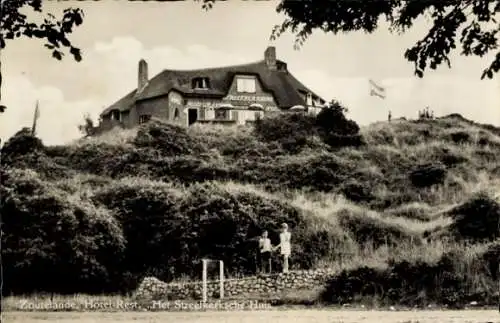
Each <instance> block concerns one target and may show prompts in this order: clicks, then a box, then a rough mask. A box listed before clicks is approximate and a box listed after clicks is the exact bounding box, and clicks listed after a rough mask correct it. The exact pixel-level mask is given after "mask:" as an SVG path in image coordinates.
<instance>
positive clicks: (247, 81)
mask: <svg viewBox="0 0 500 323" xmlns="http://www.w3.org/2000/svg"><path fill="white" fill-rule="evenodd" d="M236 91H237V92H238V93H256V92H257V80H256V78H255V77H253V76H237V77H236Z"/></svg>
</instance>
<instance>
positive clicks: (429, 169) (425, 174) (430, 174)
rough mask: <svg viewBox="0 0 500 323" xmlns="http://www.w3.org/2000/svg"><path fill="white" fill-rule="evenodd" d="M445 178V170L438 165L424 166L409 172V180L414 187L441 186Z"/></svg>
mask: <svg viewBox="0 0 500 323" xmlns="http://www.w3.org/2000/svg"><path fill="white" fill-rule="evenodd" d="M445 178H446V168H444V167H443V166H441V165H440V164H425V165H420V166H418V167H416V169H414V170H413V171H412V172H410V180H411V182H412V184H413V185H414V186H415V187H420V188H422V187H430V186H433V185H439V184H443V183H444V180H445Z"/></svg>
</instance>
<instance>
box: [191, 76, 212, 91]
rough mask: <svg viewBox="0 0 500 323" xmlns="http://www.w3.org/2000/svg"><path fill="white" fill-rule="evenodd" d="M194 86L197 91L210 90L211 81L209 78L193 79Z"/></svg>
mask: <svg viewBox="0 0 500 323" xmlns="http://www.w3.org/2000/svg"><path fill="white" fill-rule="evenodd" d="M192 85H193V89H195V90H200V89H208V88H210V80H209V79H208V77H196V78H194V79H193V83H192Z"/></svg>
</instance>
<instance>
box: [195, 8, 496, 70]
mask: <svg viewBox="0 0 500 323" xmlns="http://www.w3.org/2000/svg"><path fill="white" fill-rule="evenodd" d="M215 2H216V1H215V0H203V3H204V5H205V6H204V7H205V8H211V7H212V6H213V4H214V3H215ZM276 11H277V12H278V13H279V14H284V15H285V19H284V21H283V22H282V23H281V24H280V25H276V26H275V27H274V28H273V30H272V34H271V40H275V39H277V38H278V37H280V36H281V35H282V34H283V33H285V32H291V33H293V34H294V35H295V36H296V41H295V46H296V48H300V46H301V45H302V44H303V43H304V42H305V41H306V40H307V38H308V37H309V36H310V35H311V34H312V33H313V31H315V30H321V31H324V32H331V33H333V34H338V33H346V32H353V31H364V32H367V33H372V32H374V31H375V30H376V29H377V28H380V22H381V20H384V19H385V20H386V21H387V22H388V23H389V25H388V26H389V27H388V28H389V31H391V32H393V33H404V32H407V31H408V30H409V29H411V28H412V27H413V26H414V25H415V23H416V22H417V20H427V21H429V22H431V26H430V28H429V30H428V32H427V34H426V35H425V36H424V37H423V38H422V39H421V40H419V41H418V42H416V44H414V45H413V46H412V47H411V48H408V49H407V50H406V52H405V53H404V56H405V58H406V59H407V60H408V61H410V62H412V63H413V64H414V67H415V74H416V75H417V76H418V77H423V76H424V72H425V70H426V69H427V68H431V69H436V68H437V67H438V66H439V65H441V64H442V63H443V62H444V63H446V64H447V65H448V66H450V67H451V62H450V57H449V55H450V53H451V52H452V51H457V50H460V54H461V55H465V56H479V57H483V56H484V55H486V54H489V53H492V52H493V53H495V51H496V53H495V57H494V59H493V61H492V62H488V66H486V67H485V69H484V70H483V72H482V75H481V78H482V79H484V78H485V77H488V78H493V75H494V74H495V73H497V72H498V71H499V70H500V51H499V49H498V33H499V31H500V24H499V23H498V20H497V19H498V18H499V17H498V15H499V13H500V0H363V1H356V0H350V1H347V0H301V1H296V0H281V1H280V3H279V4H278V6H277V7H276ZM459 48H460V49H459Z"/></svg>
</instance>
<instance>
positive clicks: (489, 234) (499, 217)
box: [448, 193, 500, 241]
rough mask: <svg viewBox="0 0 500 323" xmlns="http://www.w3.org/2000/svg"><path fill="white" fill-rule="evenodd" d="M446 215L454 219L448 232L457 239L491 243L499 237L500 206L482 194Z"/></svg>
mask: <svg viewBox="0 0 500 323" xmlns="http://www.w3.org/2000/svg"><path fill="white" fill-rule="evenodd" d="M448 214H449V216H451V217H452V218H453V219H454V222H453V223H452V225H451V227H450V231H451V232H452V233H453V234H454V235H455V236H456V237H457V238H459V239H467V240H473V241H483V240H486V241H493V240H495V239H497V238H498V237H500V232H499V223H500V205H499V204H498V202H496V201H495V200H493V199H491V198H490V197H488V196H487V195H486V194H484V193H480V194H478V195H477V196H475V197H473V198H472V199H470V200H469V201H467V202H465V203H463V204H462V205H460V206H458V207H456V208H454V209H452V210H451V211H450V212H449V213H448Z"/></svg>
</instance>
